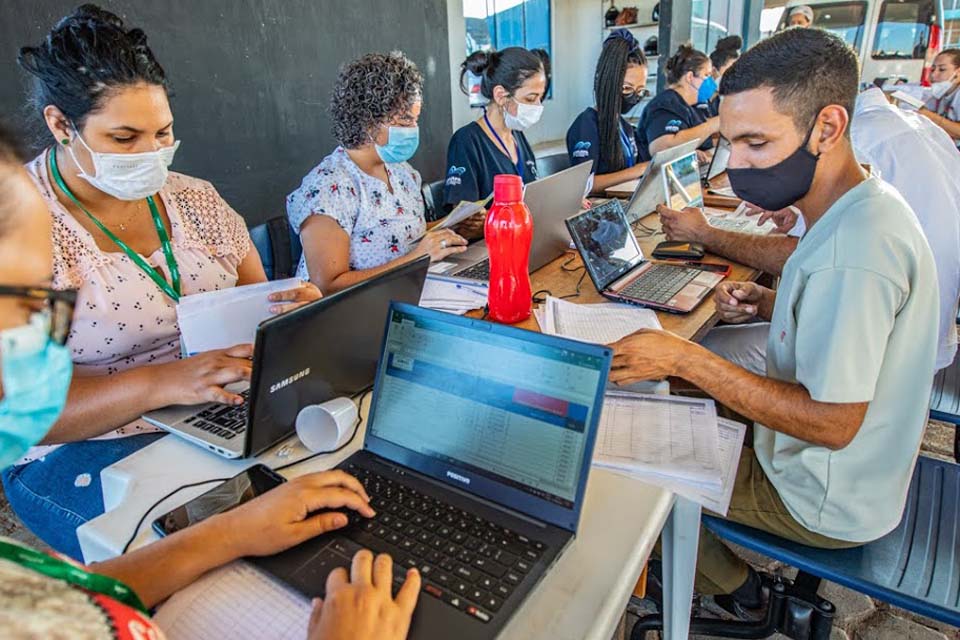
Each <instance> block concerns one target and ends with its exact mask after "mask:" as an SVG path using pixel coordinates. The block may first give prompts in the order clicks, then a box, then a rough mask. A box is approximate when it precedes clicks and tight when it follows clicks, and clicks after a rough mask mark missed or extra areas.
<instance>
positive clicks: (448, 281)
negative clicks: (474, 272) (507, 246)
mask: <svg viewBox="0 0 960 640" xmlns="http://www.w3.org/2000/svg"><path fill="white" fill-rule="evenodd" d="M487 290H488V287H487V285H486V283H484V282H465V281H463V280H456V279H454V278H445V277H443V276H439V275H436V274H432V273H431V274H428V275H427V280H426V282H425V283H424V285H423V293H421V294H420V306H421V307H426V308H428V309H437V310H438V311H447V312H448V313H455V314H457V315H463V314H465V313H466V312H467V311H472V310H474V309H482V308H483V307H484V306H486V304H487Z"/></svg>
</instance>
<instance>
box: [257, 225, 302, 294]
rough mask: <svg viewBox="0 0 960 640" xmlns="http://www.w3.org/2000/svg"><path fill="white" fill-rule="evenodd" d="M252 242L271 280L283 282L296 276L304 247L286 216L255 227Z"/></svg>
mask: <svg viewBox="0 0 960 640" xmlns="http://www.w3.org/2000/svg"><path fill="white" fill-rule="evenodd" d="M250 240H252V241H253V246H255V247H256V248H257V253H259V254H260V260H261V261H262V262H263V269H264V271H266V272H267V277H268V278H269V279H271V280H282V279H283V278H292V277H293V276H294V275H296V273H297V266H298V265H299V264H300V256H301V254H302V253H303V246H302V245H301V244H300V236H298V235H297V234H296V233H294V231H293V229H292V228H291V227H290V223H289V221H288V220H287V217H286V216H277V217H276V218H271V219H269V220H267V221H266V222H264V223H263V224H260V225H257V226H255V227H253V228H252V229H250Z"/></svg>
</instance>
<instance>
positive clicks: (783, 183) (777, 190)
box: [727, 123, 820, 211]
mask: <svg viewBox="0 0 960 640" xmlns="http://www.w3.org/2000/svg"><path fill="white" fill-rule="evenodd" d="M814 126H816V123H814ZM811 135H813V127H810V131H809V132H808V133H807V137H806V138H804V139H803V144H801V145H800V147H799V148H798V149H797V150H796V151H794V152H793V153H792V154H790V156H788V157H787V158H786V159H784V160H783V161H781V162H779V163H777V164H775V165H773V166H772V167H767V168H765V169H730V168H728V169H727V176H728V177H729V178H730V188H731V189H733V192H734V193H735V194H737V197H738V198H740V199H741V200H746V201H747V202H749V203H750V204H754V205H756V206H758V207H760V208H761V209H764V210H765V211H779V210H780V209H784V208H786V207H789V206H790V205H792V204H793V203H795V202H796V201H797V200H799V199H800V198H802V197H804V196H805V195H807V193H808V192H809V191H810V185H811V184H813V176H814V174H815V173H816V171H817V160H819V159H820V154H819V153H818V154H817V155H813V154H812V153H810V151H808V150H807V144H808V143H809V142H810V136H811Z"/></svg>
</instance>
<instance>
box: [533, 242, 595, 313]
mask: <svg viewBox="0 0 960 640" xmlns="http://www.w3.org/2000/svg"><path fill="white" fill-rule="evenodd" d="M576 259H577V255H576V254H574V255H572V256H570V257H569V258H568V259H567V260H566V261H565V262H563V264H561V265H560V269H561V271H566V272H567V273H577V272H578V271H580V272H581V273H580V279H579V280H577V288H576V289H575V290H574V293H569V294H567V295H565V296H557V299H559V300H569V299H570V298H579V297H580V287H581V286H582V285H583V279H584V278H585V277H586V275H587V270H586V268H585V267H584V266H583V265H580V266H579V267H574V268H572V269H571V268H570V265H571V264H572V263H573V262H574V261H575V260H576ZM552 295H553V292H551V291H550V289H540V290H539V291H535V292H534V293H533V302H534V304H543V303H545V302H546V301H547V296H552Z"/></svg>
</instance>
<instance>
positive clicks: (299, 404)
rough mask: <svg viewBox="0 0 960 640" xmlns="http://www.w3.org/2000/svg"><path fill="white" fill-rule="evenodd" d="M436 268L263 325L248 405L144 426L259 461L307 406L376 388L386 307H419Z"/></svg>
mask: <svg viewBox="0 0 960 640" xmlns="http://www.w3.org/2000/svg"><path fill="white" fill-rule="evenodd" d="M429 264H430V259H429V257H427V256H424V257H423V258H421V259H419V260H416V261H414V262H410V263H408V264H405V265H402V266H400V267H397V268H396V269H392V270H390V271H388V272H386V273H383V274H381V275H379V276H377V277H375V278H371V279H370V280H366V281H364V282H361V283H359V284H356V285H354V286H352V287H350V288H348V289H344V290H343V291H340V292H338V293H335V294H333V295H330V296H327V297H324V298H321V299H320V300H317V301H316V302H312V303H310V304H308V305H306V306H304V307H301V308H300V309H296V310H295V311H291V312H289V313H285V314H283V315H280V316H277V317H275V318H271V319H269V320H266V321H264V322H262V323H261V324H260V326H259V327H258V328H257V337H256V343H255V346H254V353H253V371H252V375H251V380H250V383H249V385H247V384H243V385H242V386H239V387H238V388H234V387H233V386H231V387H230V390H231V391H235V392H237V393H240V394H241V395H243V396H244V398H245V402H244V403H243V404H242V405H238V406H234V405H223V404H216V403H211V404H205V405H194V406H172V407H166V408H164V409H159V410H157V411H151V412H150V413H147V414H145V415H144V416H143V419H144V420H146V421H147V422H149V423H150V424H152V425H154V426H157V427H159V428H161V429H164V430H166V431H169V432H170V433H173V434H176V435H178V436H180V437H182V438H184V439H186V440H189V441H190V442H193V443H194V444H197V445H200V446H201V447H204V448H206V449H209V450H211V451H213V452H214V453H217V454H219V455H221V456H224V457H226V458H241V457H249V456H255V455H258V454H260V453H261V452H263V451H265V450H266V449H269V448H270V447H272V446H273V445H275V444H276V443H278V442H279V441H281V440H283V439H285V438H288V437H289V436H290V435H292V434H293V433H294V432H295V430H296V421H297V414H298V413H299V412H300V410H301V409H302V408H303V407H305V406H307V405H311V404H318V403H321V402H326V401H327V400H330V399H332V398H336V397H339V396H351V395H355V394H356V393H358V392H360V391H362V390H363V389H366V388H367V387H369V386H370V385H371V384H372V382H373V378H374V374H375V372H376V366H377V359H378V357H379V355H380V350H379V345H380V337H381V335H382V332H383V323H384V321H385V319H386V317H387V307H388V305H389V303H390V301H391V300H398V301H401V302H411V303H416V302H419V300H420V293H421V290H422V289H423V283H424V280H425V279H426V275H427V268H428V267H429Z"/></svg>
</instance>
